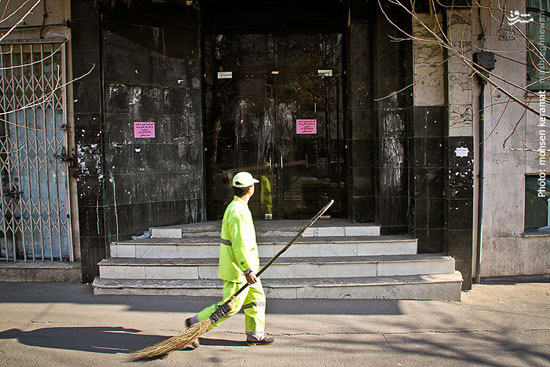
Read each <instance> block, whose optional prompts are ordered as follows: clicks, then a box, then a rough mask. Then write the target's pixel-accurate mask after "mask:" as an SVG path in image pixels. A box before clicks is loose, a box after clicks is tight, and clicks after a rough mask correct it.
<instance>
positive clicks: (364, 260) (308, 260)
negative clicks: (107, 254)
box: [98, 254, 454, 267]
mask: <svg viewBox="0 0 550 367" xmlns="http://www.w3.org/2000/svg"><path fill="white" fill-rule="evenodd" d="M268 261H269V258H260V262H261V264H265V263H267V262H268ZM448 261H454V259H453V258H452V257H451V256H447V255H433V254H416V255H379V256H337V257H326V256H325V257H280V258H279V259H277V262H276V263H274V265H291V264H302V263H303V264H369V263H370V264H372V263H390V262H392V263H411V262H448ZM98 265H99V266H140V267H141V266H183V267H185V266H217V265H218V259H217V258H189V259H184V258H124V257H116V258H110V259H103V260H101V261H100V262H99V263H98Z"/></svg>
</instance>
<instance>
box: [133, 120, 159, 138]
mask: <svg viewBox="0 0 550 367" xmlns="http://www.w3.org/2000/svg"><path fill="white" fill-rule="evenodd" d="M154 137H155V123H154V122H134V138H136V139H137V138H154Z"/></svg>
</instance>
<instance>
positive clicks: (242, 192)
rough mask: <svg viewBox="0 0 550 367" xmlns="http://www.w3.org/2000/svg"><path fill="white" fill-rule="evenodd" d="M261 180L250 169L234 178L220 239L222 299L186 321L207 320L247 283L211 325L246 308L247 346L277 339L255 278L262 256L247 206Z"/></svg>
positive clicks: (187, 323)
mask: <svg viewBox="0 0 550 367" xmlns="http://www.w3.org/2000/svg"><path fill="white" fill-rule="evenodd" d="M258 182H259V181H258V180H256V179H254V178H253V177H252V175H251V174H250V173H248V172H239V173H237V174H236V175H235V176H234V177H233V181H232V186H233V192H234V194H235V196H234V197H233V201H232V202H231V203H230V204H229V205H228V206H227V208H226V209H225V213H224V215H223V220H222V228H221V240H220V258H219V268H218V278H220V279H222V280H223V301H222V302H219V303H217V304H213V305H211V306H209V307H206V308H205V309H203V310H202V311H200V312H199V313H198V314H197V315H195V316H193V317H190V318H188V319H187V320H185V323H186V326H187V327H191V326H192V325H193V324H196V323H198V322H200V321H203V320H205V319H208V318H209V317H210V315H212V314H213V313H214V312H215V311H216V310H217V309H218V307H219V306H221V305H222V304H224V303H225V301H227V300H228V299H229V298H230V297H231V296H232V295H233V294H235V293H236V292H237V291H238V290H239V289H240V288H241V287H242V286H243V285H245V284H246V283H248V284H249V286H248V287H247V288H246V290H245V291H243V292H242V293H240V294H239V295H238V296H237V297H236V299H235V301H234V303H232V308H231V311H230V312H229V313H228V314H227V317H222V318H220V319H219V320H218V321H217V322H216V323H215V324H214V325H212V327H211V328H214V327H216V326H218V325H219V324H221V323H222V322H224V321H225V320H227V319H228V318H229V317H230V316H232V315H234V314H236V313H237V312H239V311H240V309H241V308H244V313H245V322H246V344H247V345H268V344H272V343H273V342H274V339H273V337H269V336H267V335H266V334H265V300H266V299H265V293H264V289H263V286H262V281H261V280H260V279H259V278H257V277H256V273H258V271H259V270H260V257H259V254H258V245H257V243H256V231H255V229H254V222H253V221H252V215H251V213H250V210H249V209H248V201H249V200H250V198H251V197H252V195H254V184H255V183H258ZM192 346H193V347H194V348H196V347H198V346H199V343H198V340H196V341H195V342H193V343H192Z"/></svg>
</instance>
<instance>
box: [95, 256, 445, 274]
mask: <svg viewBox="0 0 550 367" xmlns="http://www.w3.org/2000/svg"><path fill="white" fill-rule="evenodd" d="M268 261H269V258H262V259H261V263H262V264H265V263H267V262H268ZM454 270H455V261H454V259H453V258H452V257H450V256H438V255H428V254H423V255H394V256H338V257H287V258H279V259H278V261H277V262H275V263H273V264H272V265H271V267H270V268H269V269H268V270H266V272H265V273H264V274H263V275H262V279H288V278H342V277H377V276H394V275H425V274H452V273H453V272H454ZM99 272H100V276H101V278H105V279H143V280H154V279H217V277H218V259H217V258H206V259H201V258H195V259H177V258H176V259H167V258H162V259H135V258H134V259H132V258H128V259H126V258H112V259H108V260H102V261H101V262H100V263H99Z"/></svg>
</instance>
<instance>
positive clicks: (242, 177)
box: [232, 172, 260, 187]
mask: <svg viewBox="0 0 550 367" xmlns="http://www.w3.org/2000/svg"><path fill="white" fill-rule="evenodd" d="M258 182H260V181H258V180H256V179H255V178H254V177H252V175H251V174H250V173H248V172H239V173H237V174H236V175H235V176H233V182H232V184H233V187H248V186H252V185H254V184H255V183H258Z"/></svg>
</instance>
